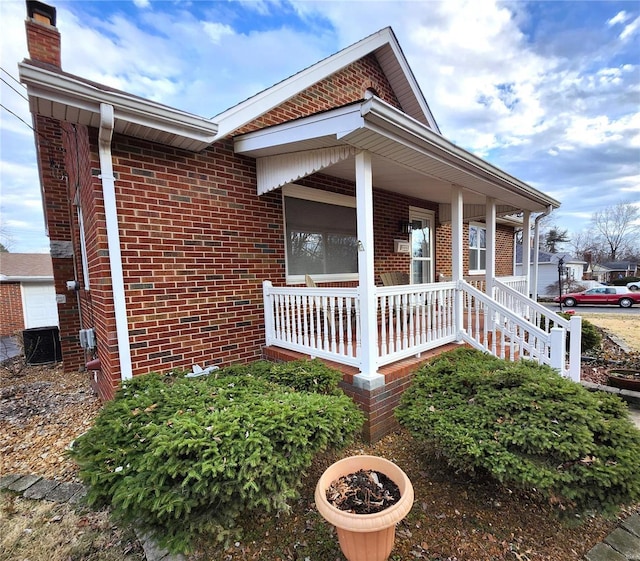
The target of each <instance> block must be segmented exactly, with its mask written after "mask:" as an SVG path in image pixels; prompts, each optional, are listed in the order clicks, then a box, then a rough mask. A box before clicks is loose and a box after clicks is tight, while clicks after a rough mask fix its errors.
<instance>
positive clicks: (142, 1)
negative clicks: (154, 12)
mask: <svg viewBox="0 0 640 561" xmlns="http://www.w3.org/2000/svg"><path fill="white" fill-rule="evenodd" d="M133 3H134V4H135V5H136V7H138V8H142V9H144V8H149V7H150V6H151V2H149V0H133Z"/></svg>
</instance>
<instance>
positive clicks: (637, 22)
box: [620, 16, 640, 41]
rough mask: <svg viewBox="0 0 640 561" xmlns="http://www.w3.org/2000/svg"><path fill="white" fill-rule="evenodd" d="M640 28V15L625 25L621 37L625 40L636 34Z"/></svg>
mask: <svg viewBox="0 0 640 561" xmlns="http://www.w3.org/2000/svg"><path fill="white" fill-rule="evenodd" d="M638 29H640V16H638V17H637V18H636V19H634V20H633V21H632V22H631V23H630V24H629V25H627V26H625V28H624V29H623V30H622V33H620V39H622V40H623V41H625V40H626V39H628V38H629V37H631V36H632V35H634V34H635V33H636V32H637V31H638Z"/></svg>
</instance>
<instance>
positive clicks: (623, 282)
mask: <svg viewBox="0 0 640 561" xmlns="http://www.w3.org/2000/svg"><path fill="white" fill-rule="evenodd" d="M635 281H640V277H634V276H631V277H624V278H621V279H614V280H612V281H611V283H610V284H612V285H613V286H627V284H628V283H630V282H635Z"/></svg>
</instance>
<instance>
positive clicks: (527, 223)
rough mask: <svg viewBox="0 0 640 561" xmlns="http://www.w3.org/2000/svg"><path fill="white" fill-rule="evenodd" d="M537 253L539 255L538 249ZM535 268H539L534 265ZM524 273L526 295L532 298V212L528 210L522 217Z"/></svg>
mask: <svg viewBox="0 0 640 561" xmlns="http://www.w3.org/2000/svg"><path fill="white" fill-rule="evenodd" d="M525 238H526V239H525ZM525 242H526V243H525ZM536 255H538V252H537V251H536ZM525 263H526V265H525ZM534 270H537V269H536V268H535V267H534ZM522 275H523V276H524V279H525V280H524V295H525V296H526V297H527V298H531V212H530V211H528V210H525V211H524V216H523V218H522ZM537 299H538V298H537V295H536V294H534V295H533V300H536V301H537Z"/></svg>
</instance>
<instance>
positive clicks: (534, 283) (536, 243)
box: [522, 205, 553, 301]
mask: <svg viewBox="0 0 640 561" xmlns="http://www.w3.org/2000/svg"><path fill="white" fill-rule="evenodd" d="M552 210H553V208H552V207H551V205H549V206H548V207H547V210H545V211H544V212H543V213H542V214H539V215H538V216H536V219H535V221H534V227H533V281H532V282H531V288H532V292H533V300H535V301H537V300H538V247H539V245H540V220H542V219H543V218H544V217H545V216H549V214H551V211H552ZM523 238H524V237H523ZM523 241H524V239H523ZM523 249H524V247H523ZM523 254H524V252H523ZM522 261H523V265H524V257H523V259H522Z"/></svg>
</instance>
